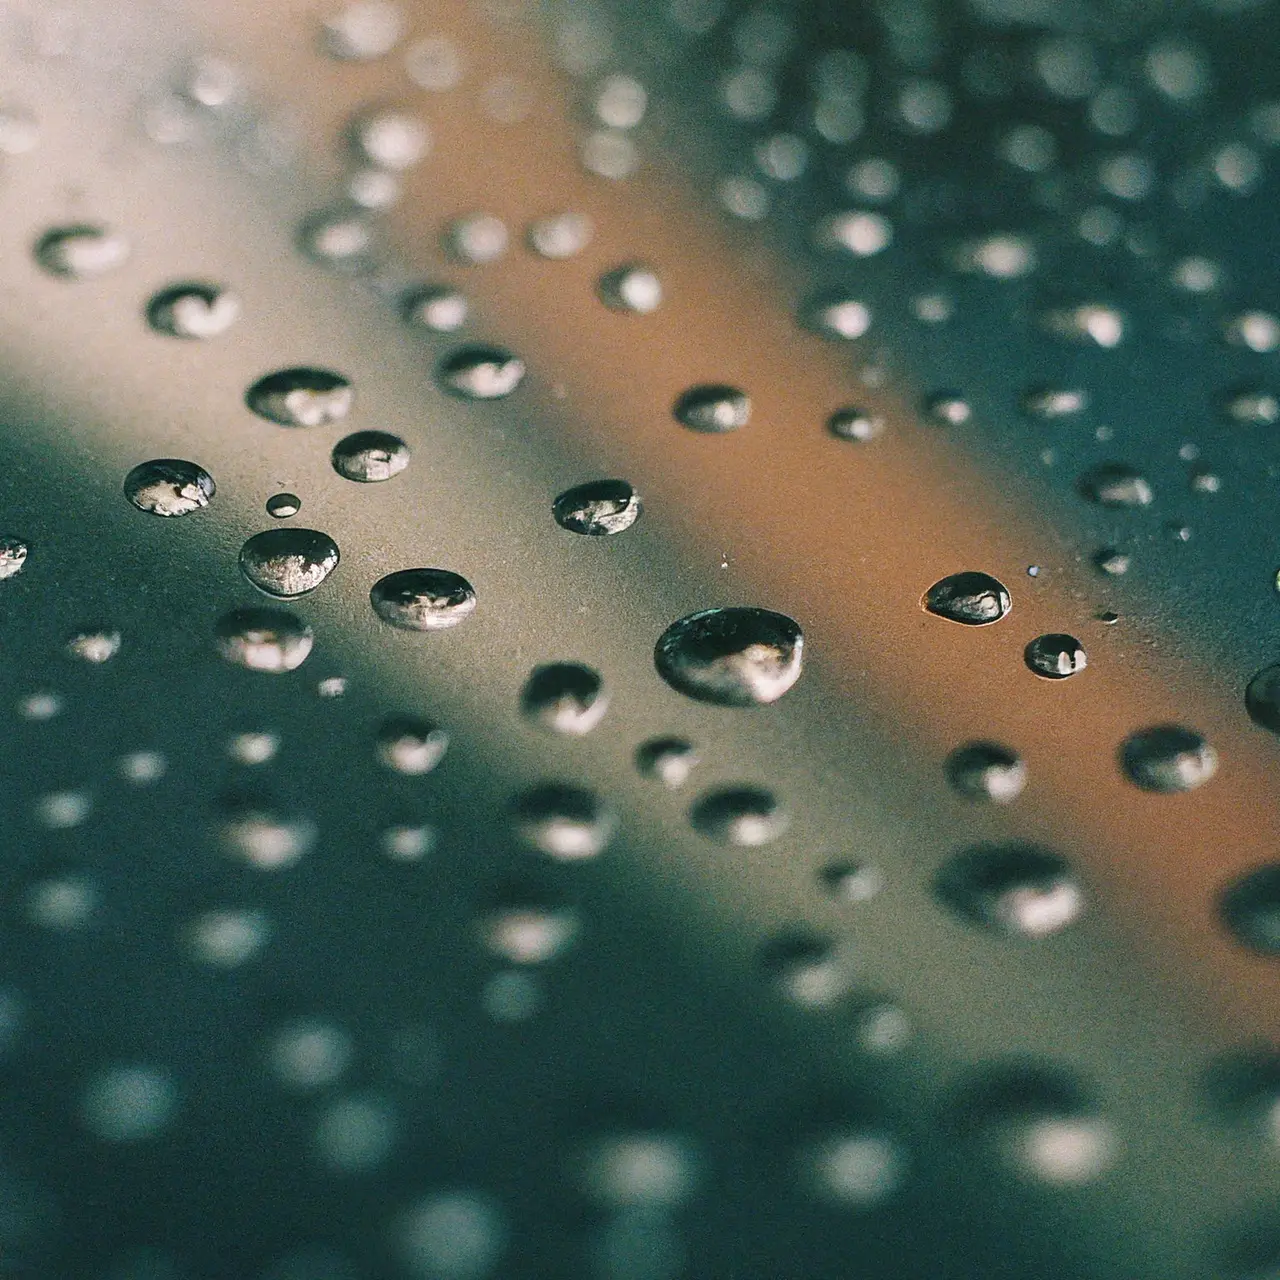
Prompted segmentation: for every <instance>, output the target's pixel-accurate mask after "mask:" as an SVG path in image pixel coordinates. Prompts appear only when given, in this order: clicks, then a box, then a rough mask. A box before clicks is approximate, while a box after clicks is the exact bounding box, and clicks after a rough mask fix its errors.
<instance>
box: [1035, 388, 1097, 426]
mask: <svg viewBox="0 0 1280 1280" xmlns="http://www.w3.org/2000/svg"><path fill="white" fill-rule="evenodd" d="M1088 407H1089V396H1088V393H1087V392H1084V391H1081V390H1078V389H1075V390H1073V389H1069V388H1066V387H1036V388H1035V389H1033V390H1031V391H1028V392H1027V393H1026V394H1025V395H1024V396H1023V397H1022V408H1023V410H1024V411H1025V412H1026V413H1029V414H1030V415H1031V416H1032V417H1033V418H1044V419H1046V420H1052V419H1054V418H1069V417H1071V416H1072V415H1074V414H1077V413H1083V412H1084V411H1085V409H1087V408H1088Z"/></svg>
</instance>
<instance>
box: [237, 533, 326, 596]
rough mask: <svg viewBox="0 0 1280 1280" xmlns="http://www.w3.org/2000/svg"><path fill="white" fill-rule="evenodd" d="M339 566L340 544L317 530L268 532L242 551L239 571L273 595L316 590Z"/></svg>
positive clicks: (255, 584) (297, 593) (250, 542)
mask: <svg viewBox="0 0 1280 1280" xmlns="http://www.w3.org/2000/svg"><path fill="white" fill-rule="evenodd" d="M337 567H338V544H337V543H336V542H334V540H333V539H332V538H331V537H329V535H328V534H327V533H320V532H318V531H317V530H315V529H301V528H298V527H296V526H292V525H291V526H290V527H289V528H287V529H267V530H266V531H265V532H263V533H255V534H254V535H253V537H252V538H250V539H249V540H248V541H247V542H246V543H245V544H244V546H243V547H241V548H240V572H241V573H243V574H244V576H245V577H246V578H248V579H249V581H250V582H252V583H253V585H254V586H255V587H257V588H258V589H259V590H260V591H265V592H266V593H267V594H268V595H272V596H282V597H288V596H301V595H305V594H306V593H307V592H308V591H314V590H315V589H316V588H317V587H318V586H319V585H320V584H321V583H322V582H323V581H324V580H325V579H326V578H327V577H328V576H329V574H330V573H332V572H333V570H334V569H336V568H337Z"/></svg>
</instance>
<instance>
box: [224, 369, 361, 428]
mask: <svg viewBox="0 0 1280 1280" xmlns="http://www.w3.org/2000/svg"><path fill="white" fill-rule="evenodd" d="M354 398H355V393H354V391H353V390H352V388H351V383H350V382H348V381H347V379H346V378H344V377H343V376H342V375H341V374H340V373H333V372H331V371H330V370H328V369H303V368H298V369H280V370H279V371H278V372H276V373H269V374H267V376H266V377H265V378H259V379H258V381H257V382H255V383H254V384H253V386H251V387H250V388H249V390H248V392H247V393H246V395H245V403H246V404H247V405H248V406H249V408H250V409H252V410H253V411H254V413H256V414H257V415H258V416H259V417H261V418H267V419H268V420H270V421H271V422H278V423H279V424H280V425H281V426H282V427H322V426H324V425H325V424H326V423H328V422H340V421H341V420H342V419H343V418H345V417H346V416H347V414H349V413H350V412H351V404H352V401H353V400H354Z"/></svg>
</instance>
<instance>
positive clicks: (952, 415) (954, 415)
mask: <svg viewBox="0 0 1280 1280" xmlns="http://www.w3.org/2000/svg"><path fill="white" fill-rule="evenodd" d="M924 412H925V416H926V417H927V418H929V420H930V421H931V422H936V423H937V424H938V425H939V426H943V427H962V426H964V424H965V423H966V422H968V421H969V419H970V418H971V417H973V408H972V407H971V406H970V404H969V402H968V401H967V400H966V399H965V398H964V397H963V396H962V395H959V394H958V393H956V392H954V391H940V392H938V393H937V394H935V395H931V396H930V397H929V398H928V399H927V400H926V401H925V402H924Z"/></svg>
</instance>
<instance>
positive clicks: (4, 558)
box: [0, 538, 30, 582]
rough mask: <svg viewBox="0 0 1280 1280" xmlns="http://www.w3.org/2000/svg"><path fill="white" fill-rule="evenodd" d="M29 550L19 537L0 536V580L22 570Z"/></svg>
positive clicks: (14, 575) (15, 574)
mask: <svg viewBox="0 0 1280 1280" xmlns="http://www.w3.org/2000/svg"><path fill="white" fill-rule="evenodd" d="M29 550H30V549H29V548H28V546H27V544H26V543H25V542H23V540H22V539H21V538H0V582H3V581H4V580H5V579H6V578H13V577H16V576H17V575H18V574H20V573H21V572H22V570H23V567H24V566H25V565H26V563H27V556H28V554H29Z"/></svg>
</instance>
